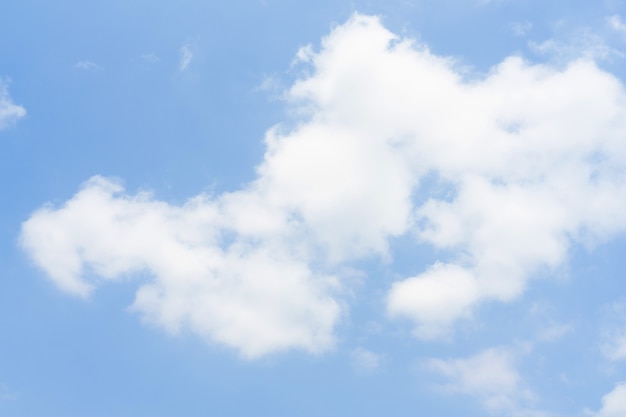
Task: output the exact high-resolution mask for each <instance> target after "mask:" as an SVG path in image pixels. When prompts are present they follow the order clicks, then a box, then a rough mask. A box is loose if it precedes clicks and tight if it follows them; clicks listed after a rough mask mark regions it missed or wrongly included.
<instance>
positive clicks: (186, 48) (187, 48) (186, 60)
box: [178, 43, 193, 71]
mask: <svg viewBox="0 0 626 417" xmlns="http://www.w3.org/2000/svg"><path fill="white" fill-rule="evenodd" d="M192 59H193V52H192V50H191V44H188V43H186V44H184V45H183V46H182V47H181V48H180V63H179V64H178V68H179V69H180V70H181V71H185V70H186V69H187V67H188V66H189V64H190V63H191V60H192Z"/></svg>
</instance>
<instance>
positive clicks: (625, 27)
mask: <svg viewBox="0 0 626 417" xmlns="http://www.w3.org/2000/svg"><path fill="white" fill-rule="evenodd" d="M607 23H608V25H609V27H610V28H611V29H613V30H615V31H616V32H618V33H620V34H621V35H625V36H626V24H625V23H624V21H623V20H622V18H621V17H620V16H618V15H613V16H610V17H608V18H607Z"/></svg>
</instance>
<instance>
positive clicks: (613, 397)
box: [588, 382, 626, 417]
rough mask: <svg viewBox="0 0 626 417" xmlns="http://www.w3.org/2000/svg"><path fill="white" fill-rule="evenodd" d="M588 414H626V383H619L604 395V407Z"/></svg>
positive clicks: (599, 416) (605, 416) (617, 416)
mask: <svg viewBox="0 0 626 417" xmlns="http://www.w3.org/2000/svg"><path fill="white" fill-rule="evenodd" d="M588 414H590V415H592V416H594V417H623V416H626V383H624V382H622V383H619V384H617V385H616V386H615V388H614V389H613V391H611V392H609V393H608V394H606V395H605V396H604V397H602V408H601V409H600V410H599V411H597V412H595V413H591V412H590V413H588Z"/></svg>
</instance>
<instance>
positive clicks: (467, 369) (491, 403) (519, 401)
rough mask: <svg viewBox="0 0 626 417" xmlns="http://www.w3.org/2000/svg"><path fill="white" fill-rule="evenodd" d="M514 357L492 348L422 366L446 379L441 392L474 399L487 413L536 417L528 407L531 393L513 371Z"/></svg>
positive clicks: (506, 350)
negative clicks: (462, 357)
mask: <svg viewBox="0 0 626 417" xmlns="http://www.w3.org/2000/svg"><path fill="white" fill-rule="evenodd" d="M516 361H517V358H516V357H515V354H514V353H513V352H511V351H510V350H508V349H506V348H492V349H487V350H485V351H482V352H480V353H478V354H477V355H475V356H471V357H469V358H465V359H448V360H444V359H430V360H428V361H426V362H424V367H425V368H426V369H428V370H430V371H432V372H435V373H437V374H439V375H441V376H442V377H444V378H446V379H447V381H448V382H447V383H445V384H444V385H442V386H440V388H442V389H443V390H444V392H448V393H454V394H465V395H470V396H472V397H475V398H477V399H478V400H479V401H480V402H481V404H482V405H483V407H485V408H486V409H487V410H489V411H491V412H499V413H504V414H507V415H514V416H540V415H545V414H544V413H542V412H541V411H538V410H535V409H533V408H532V407H531V405H532V402H533V401H534V394H533V393H532V392H531V391H530V390H529V389H528V388H527V387H526V384H525V383H524V381H523V380H522V378H521V376H520V375H519V373H518V371H517V369H516Z"/></svg>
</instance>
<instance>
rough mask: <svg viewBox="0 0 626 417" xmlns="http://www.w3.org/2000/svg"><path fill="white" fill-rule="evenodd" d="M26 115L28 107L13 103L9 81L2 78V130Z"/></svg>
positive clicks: (0, 96)
mask: <svg viewBox="0 0 626 417" xmlns="http://www.w3.org/2000/svg"><path fill="white" fill-rule="evenodd" d="M24 116H26V109H25V108H24V107H22V106H19V105H17V104H15V103H13V100H12V99H11V96H10V95H9V91H8V81H2V80H1V79H0V130H2V129H5V128H7V127H9V126H11V125H12V124H14V123H15V122H17V121H18V120H19V119H21V118H22V117H24Z"/></svg>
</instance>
